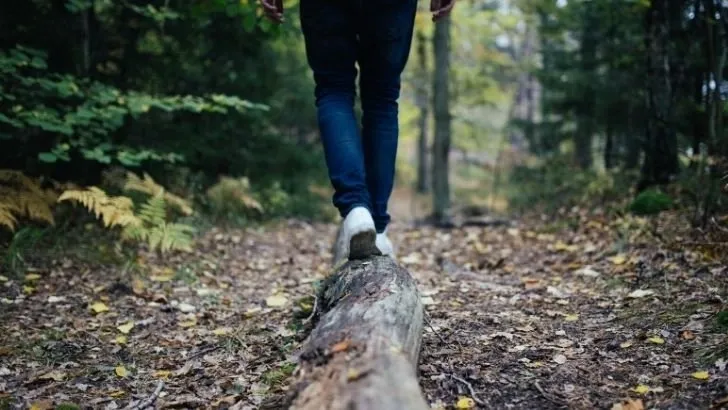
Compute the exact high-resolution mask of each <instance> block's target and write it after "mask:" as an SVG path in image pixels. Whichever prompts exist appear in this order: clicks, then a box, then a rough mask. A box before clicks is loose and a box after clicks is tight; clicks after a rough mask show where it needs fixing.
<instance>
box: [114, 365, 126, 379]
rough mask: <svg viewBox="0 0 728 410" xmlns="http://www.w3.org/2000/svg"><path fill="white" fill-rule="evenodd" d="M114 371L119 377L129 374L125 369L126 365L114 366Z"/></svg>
mask: <svg viewBox="0 0 728 410" xmlns="http://www.w3.org/2000/svg"><path fill="white" fill-rule="evenodd" d="M114 373H116V375H117V376H119V377H126V376H128V375H129V372H128V371H127V370H126V367H124V366H116V367H115V368H114Z"/></svg>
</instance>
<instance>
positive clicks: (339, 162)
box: [301, 0, 417, 232]
mask: <svg viewBox="0 0 728 410" xmlns="http://www.w3.org/2000/svg"><path fill="white" fill-rule="evenodd" d="M416 9H417V0H301V26H302V28H303V34H304V38H305V42H306V55H307V58H308V63H309V65H310V66H311V69H312V70H313V76H314V80H315V82H316V107H317V109H318V123H319V130H320V132H321V140H322V142H323V147H324V154H325V156H326V165H327V166H328V170H329V178H330V179H331V184H332V185H333V187H334V191H335V193H334V198H333V202H334V205H335V206H336V207H337V208H338V210H339V213H340V214H341V216H342V217H345V216H346V214H348V213H349V211H350V210H351V209H352V208H354V207H356V206H364V207H366V208H367V209H369V210H370V212H371V213H372V217H373V218H374V224H375V226H376V228H377V232H383V231H384V229H385V228H386V227H387V224H388V223H389V221H390V216H389V214H388V213H387V202H388V201H389V196H390V195H391V193H392V187H393V185H394V167H395V159H396V156H397V139H398V134H399V124H398V104H397V100H398V99H399V93H400V83H401V80H400V78H401V74H402V70H404V67H405V64H406V63H407V58H408V56H409V52H410V46H411V44H412V31H413V29H414V19H415V12H416ZM357 63H358V66H359V71H360V73H359V74H360V76H359V88H360V90H361V108H362V111H363V115H362V127H361V131H360V129H359V125H358V123H357V120H356V116H355V114H354V98H355V97H356V77H357V67H356V66H357Z"/></svg>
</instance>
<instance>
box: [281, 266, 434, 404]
mask: <svg viewBox="0 0 728 410" xmlns="http://www.w3.org/2000/svg"><path fill="white" fill-rule="evenodd" d="M316 305H317V309H319V312H318V314H317V316H318V322H317V324H316V326H315V327H314V329H313V330H312V331H311V334H310V335H309V337H308V339H307V341H306V342H305V343H304V345H303V348H302V350H301V351H300V352H299V354H298V355H297V356H298V360H299V367H298V369H297V371H296V373H297V374H296V377H297V380H298V381H297V382H296V383H295V384H294V386H293V389H292V390H293V391H292V397H291V402H290V403H291V407H290V408H292V409H297V410H353V409H356V410H410V409H411V410H425V409H428V408H429V406H428V405H427V403H426V401H425V399H424V397H423V395H422V391H421V389H420V386H419V383H418V380H417V370H416V368H417V361H418V358H419V352H420V343H421V338H422V328H423V320H424V317H423V315H424V309H423V306H422V302H421V300H420V295H419V292H418V291H417V287H416V285H415V282H414V280H413V279H412V277H411V276H410V274H409V273H408V272H407V271H406V270H405V269H404V268H402V267H401V266H399V265H397V263H395V262H394V261H393V260H392V259H391V258H389V257H385V256H374V257H371V258H368V259H364V260H358V261H349V262H346V263H345V264H343V265H342V266H340V267H339V268H338V269H336V271H335V273H334V274H333V275H332V276H330V277H329V278H328V279H327V280H326V281H324V284H323V285H322V288H321V291H320V292H319V295H318V296H317V303H316Z"/></svg>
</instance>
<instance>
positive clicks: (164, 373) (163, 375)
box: [154, 370, 172, 379]
mask: <svg viewBox="0 0 728 410" xmlns="http://www.w3.org/2000/svg"><path fill="white" fill-rule="evenodd" d="M171 374H172V372H170V371H169V370H157V371H156V372H154V377H157V378H159V379H168V378H169V376H170V375H171Z"/></svg>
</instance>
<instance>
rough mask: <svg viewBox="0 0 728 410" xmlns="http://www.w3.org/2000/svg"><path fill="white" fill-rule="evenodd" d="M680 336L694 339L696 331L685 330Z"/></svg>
mask: <svg viewBox="0 0 728 410" xmlns="http://www.w3.org/2000/svg"><path fill="white" fill-rule="evenodd" d="M680 337H682V338H683V339H685V340H692V339H695V333H693V332H692V331H690V330H683V331H682V333H680Z"/></svg>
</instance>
